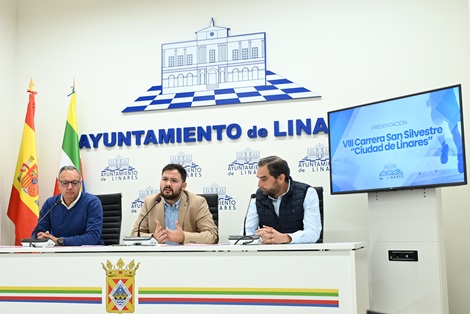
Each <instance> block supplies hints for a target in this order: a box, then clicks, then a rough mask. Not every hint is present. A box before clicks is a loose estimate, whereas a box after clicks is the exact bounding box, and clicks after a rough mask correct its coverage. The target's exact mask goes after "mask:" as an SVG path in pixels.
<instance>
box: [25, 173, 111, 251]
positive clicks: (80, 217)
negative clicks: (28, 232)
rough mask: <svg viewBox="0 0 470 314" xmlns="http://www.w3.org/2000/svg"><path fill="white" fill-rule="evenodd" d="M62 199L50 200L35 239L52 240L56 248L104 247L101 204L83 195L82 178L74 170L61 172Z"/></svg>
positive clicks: (42, 214) (43, 211)
mask: <svg viewBox="0 0 470 314" xmlns="http://www.w3.org/2000/svg"><path fill="white" fill-rule="evenodd" d="M58 180H59V190H60V193H61V194H60V195H56V196H52V197H50V198H49V199H47V200H46V202H45V203H44V205H43V206H42V209H41V211H40V212H39V219H38V222H39V223H38V225H37V226H36V228H35V229H34V230H33V233H32V237H33V238H34V237H37V238H38V239H44V238H49V239H51V240H52V241H54V243H55V244H56V245H67V246H78V245H104V242H103V236H102V234H101V231H102V228H103V208H102V206H101V202H100V200H99V199H98V198H97V197H96V196H94V195H92V194H89V193H86V192H82V191H81V182H82V176H81V174H80V172H79V171H78V169H77V168H76V167H74V166H64V167H62V168H60V170H59V175H58Z"/></svg>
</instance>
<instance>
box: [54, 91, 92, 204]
mask: <svg viewBox="0 0 470 314" xmlns="http://www.w3.org/2000/svg"><path fill="white" fill-rule="evenodd" d="M69 96H71V98H70V106H69V113H68V115H67V122H66V123H65V132H64V139H63V140H62V156H61V158H60V165H59V169H60V168H62V167H63V166H71V165H74V166H75V168H77V169H78V170H79V171H80V173H81V174H82V190H83V191H85V183H84V180H83V171H82V160H81V158H80V147H79V145H78V126H77V114H76V111H77V109H76V108H77V95H76V94H75V82H74V83H73V86H72V93H71V94H70V95H69ZM59 169H58V170H59ZM58 194H60V190H59V180H58V178H56V181H55V187H54V195H58Z"/></svg>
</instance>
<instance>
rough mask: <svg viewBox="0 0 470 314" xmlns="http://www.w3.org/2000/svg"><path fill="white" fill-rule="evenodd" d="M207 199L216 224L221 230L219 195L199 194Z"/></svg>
mask: <svg viewBox="0 0 470 314" xmlns="http://www.w3.org/2000/svg"><path fill="white" fill-rule="evenodd" d="M198 195H199V196H202V197H204V198H205V199H206V202H207V205H209V211H210V212H211V214H212V218H213V219H214V223H215V225H216V226H217V228H219V195H218V194H198Z"/></svg>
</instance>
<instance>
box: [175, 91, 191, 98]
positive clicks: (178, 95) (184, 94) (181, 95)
mask: <svg viewBox="0 0 470 314" xmlns="http://www.w3.org/2000/svg"><path fill="white" fill-rule="evenodd" d="M193 96H194V92H186V93H177V94H176V95H175V97H174V98H185V97H193Z"/></svg>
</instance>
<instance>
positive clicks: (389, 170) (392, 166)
mask: <svg viewBox="0 0 470 314" xmlns="http://www.w3.org/2000/svg"><path fill="white" fill-rule="evenodd" d="M404 177H405V176H404V173H403V171H401V170H400V169H398V168H397V164H396V163H392V162H389V163H388V164H386V165H385V166H384V170H382V171H380V174H379V180H393V179H403V178H404Z"/></svg>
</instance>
